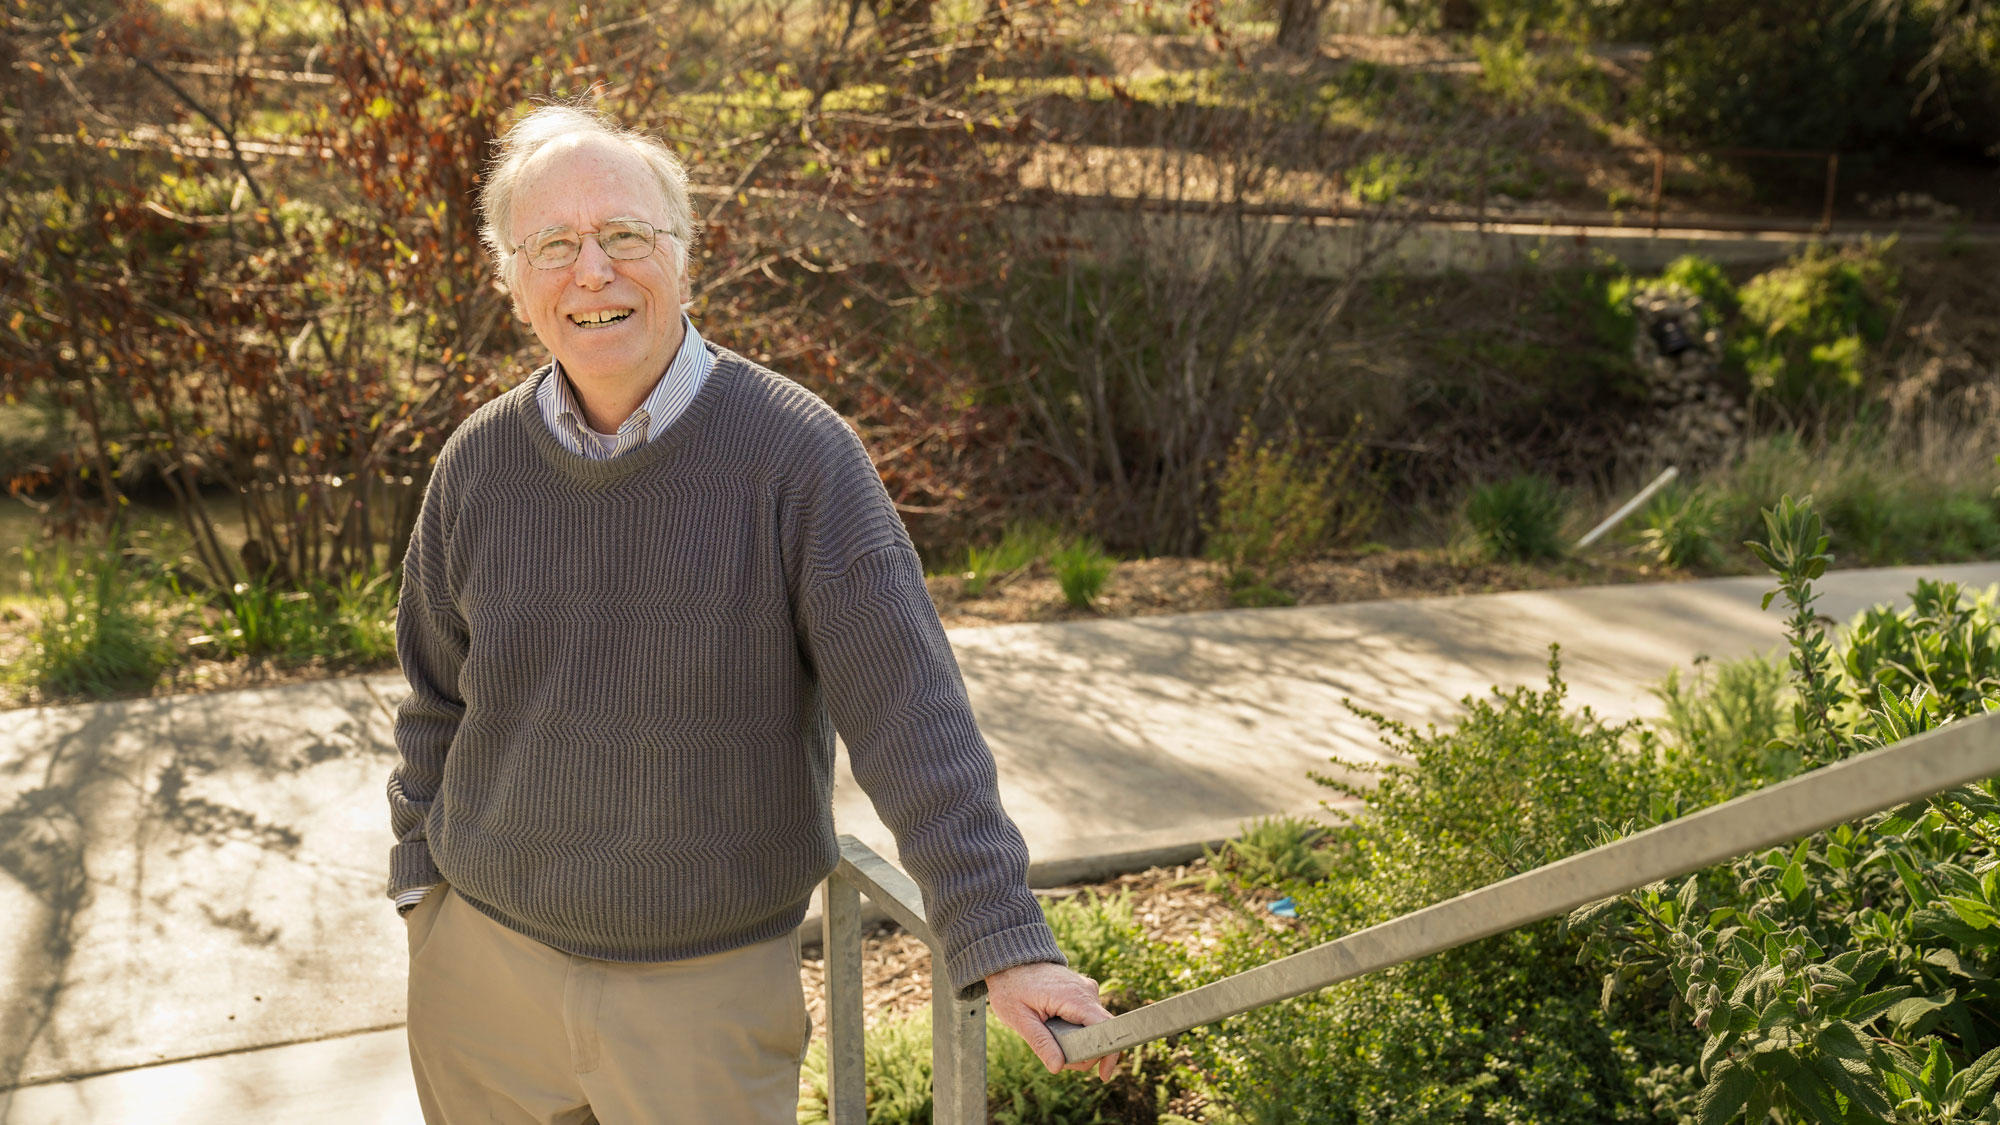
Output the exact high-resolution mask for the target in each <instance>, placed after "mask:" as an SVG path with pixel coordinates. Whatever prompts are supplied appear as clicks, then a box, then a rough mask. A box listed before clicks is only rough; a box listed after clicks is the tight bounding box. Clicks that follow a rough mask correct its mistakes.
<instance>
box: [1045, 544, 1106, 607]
mask: <svg viewBox="0 0 2000 1125" xmlns="http://www.w3.org/2000/svg"><path fill="white" fill-rule="evenodd" d="M1049 565H1050V566H1053V567H1054V568H1055V572H1056V584H1057V585H1059V586H1061V587H1062V592H1063V600H1064V601H1066V602H1068V603H1069V604H1071V605H1073V606H1075V607H1077V608H1078V609H1089V608H1090V603H1091V602H1092V601H1094V600H1096V598H1097V595H1098V594H1099V593H1100V592H1101V591H1102V590H1103V589H1104V583H1105V581H1106V580H1107V579H1109V578H1110V577H1111V572H1112V571H1113V570H1115V569H1117V566H1118V560H1117V559H1114V558H1112V557H1111V556H1110V555H1107V554H1105V553H1104V549H1103V548H1102V547H1099V546H1098V545H1097V543H1096V541H1095V540H1092V539H1088V538H1085V539H1078V540H1076V541H1075V542H1072V543H1070V544H1069V545H1068V546H1066V547H1064V548H1062V549H1061V550H1059V551H1057V552H1056V553H1055V554H1054V555H1053V556H1051V557H1050V559H1049Z"/></svg>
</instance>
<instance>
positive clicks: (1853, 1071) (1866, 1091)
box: [1812, 1055, 1890, 1121]
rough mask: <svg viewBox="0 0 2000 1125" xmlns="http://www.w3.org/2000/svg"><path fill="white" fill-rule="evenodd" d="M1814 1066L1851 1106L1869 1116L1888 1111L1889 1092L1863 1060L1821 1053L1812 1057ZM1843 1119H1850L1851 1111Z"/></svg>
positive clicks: (1887, 1112)
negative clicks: (1817, 1056)
mask: <svg viewBox="0 0 2000 1125" xmlns="http://www.w3.org/2000/svg"><path fill="white" fill-rule="evenodd" d="M1812 1065H1813V1070H1814V1072H1815V1073H1817V1074H1818V1075H1819V1076H1820V1078H1821V1079H1822V1080H1824V1081H1825V1082H1826V1084H1827V1085H1828V1086H1830V1087H1832V1088H1833V1089H1834V1090H1835V1091H1836V1092H1838V1093H1840V1094H1842V1095H1844V1096H1845V1097H1846V1098H1847V1102H1848V1105H1849V1107H1850V1109H1857V1110H1860V1111H1861V1112H1863V1113H1865V1114H1867V1115H1869V1117H1872V1118H1878V1119H1879V1118H1883V1117H1887V1116H1888V1115H1889V1109H1890V1106H1889V1094H1888V1091H1886V1090H1884V1089H1883V1088H1882V1081H1881V1078H1880V1077H1879V1076H1878V1073H1877V1072H1876V1070H1875V1069H1874V1068H1873V1067H1871V1066H1869V1065H1868V1064H1867V1063H1865V1062H1860V1061H1857V1060H1854V1059H1848V1058H1842V1057H1840V1056H1837V1055H1821V1056H1820V1057H1819V1058H1816V1059H1814V1060H1813V1064H1812ZM1846 1120H1850V1121H1851V1120H1853V1117H1852V1116H1851V1115H1850V1116H1848V1117H1847V1118H1846Z"/></svg>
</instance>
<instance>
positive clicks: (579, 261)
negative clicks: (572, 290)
mask: <svg viewBox="0 0 2000 1125" xmlns="http://www.w3.org/2000/svg"><path fill="white" fill-rule="evenodd" d="M615 275H616V271H615V270H613V269H612V267H611V255H609V254H606V253H605V252H604V247H602V246H599V245H598V244H597V236H596V235H588V236H585V237H584V238H583V245H582V246H581V247H579V248H578V249H577V252H576V272H575V274H574V276H575V278H576V283H577V284H578V285H581V286H583V287H584V288H585V289H602V288H604V287H605V286H606V285H609V284H611V279H612V277H614V276H615Z"/></svg>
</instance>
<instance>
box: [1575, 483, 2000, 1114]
mask: <svg viewBox="0 0 2000 1125" xmlns="http://www.w3.org/2000/svg"><path fill="white" fill-rule="evenodd" d="M1828 546H1829V542H1828V539H1827V537H1826V536H1825V534H1824V533H1823V531H1822V527H1821V524H1820V521H1819V518H1818V516H1817V513H1815V512H1814V511H1813V509H1812V507H1811V505H1810V504H1809V503H1794V502H1793V501H1792V499H1791V498H1790V497H1786V498H1784V499H1783V500H1782V502H1781V503H1780V504H1779V506H1778V507H1777V508H1775V509H1773V510H1772V511H1770V512H1767V513H1766V535H1765V537H1764V538H1763V539H1762V540H1760V541H1759V542H1758V543H1757V545H1756V548H1757V554H1758V556H1759V558H1760V559H1762V560H1763V561H1765V563H1766V564H1767V565H1768V566H1769V567H1770V568H1771V570H1772V572H1773V573H1774V574H1775V575H1776V577H1777V579H1778V589H1777V590H1776V591H1774V592H1773V596H1776V595H1778V594H1782V595H1783V597H1784V599H1785V601H1786V603H1787V604H1788V605H1789V606H1790V608H1791V611H1792V616H1791V620H1790V624H1789V635H1790V641H1791V648H1792V651H1791V659H1790V667H1791V670H1792V678H1793V685H1794V696H1795V698H1794V704H1793V708H1792V715H1793V719H1792V726H1793V729H1792V730H1791V731H1790V732H1789V734H1788V735H1787V736H1786V737H1784V738H1782V739H1780V740H1779V741H1780V743H1781V744H1783V745H1788V746H1790V747H1792V748H1794V749H1796V750H1797V751H1798V752H1799V753H1800V755H1801V757H1802V760H1803V761H1804V762H1806V763H1808V764H1820V763H1824V762H1831V761H1837V760H1839V759H1841V758H1844V757H1846V756H1848V755H1850V754H1853V753H1856V752H1859V751H1863V750H1866V749H1869V748H1872V747H1875V746H1879V745H1882V744H1884V743H1888V742H1895V741H1899V740H1901V739H1904V738H1907V737H1909V736H1911V735H1913V734H1916V733H1919V732H1922V731H1925V730H1929V729H1934V728H1936V727H1938V726H1941V725H1943V724H1945V723H1949V722H1954V721H1959V720H1962V719H1965V718H1969V717H1972V716H1975V715H1981V714H1984V713H1986V712H1988V711H1989V710H1990V709H1993V708H1995V707H2000V618H1996V614H1995V612H1994V608H1995V607H1994V598H1993V596H1992V595H1988V596H1986V597H1984V598H1978V599H1973V600H1971V601H1968V600H1967V599H1966V598H1965V596H1964V594H1963V592H1962V591H1961V590H1959V589H1958V588H1957V587H1956V586H1954V585H1951V584H1948V583H1934V582H1920V583H1918V586H1917V589H1916V591H1915V593H1914V595H1913V596H1912V599H1911V606H1910V607H1909V608H1908V609H1906V610H1902V611H1900V612H1891V611H1889V610H1887V609H1877V610H1872V611H1870V612H1868V613H1866V614H1864V615H1863V616H1862V617H1861V618H1860V619H1859V620H1858V621H1857V622H1856V623H1855V625H1854V626H1853V627H1851V628H1850V629H1849V630H1848V631H1847V635H1846V637H1845V644H1844V653H1839V654H1838V655H1836V654H1837V648H1836V646H1835V645H1834V644H1832V643H1830V642H1829V641H1828V640H1827V639H1826V638H1825V637H1824V636H1822V635H1821V632H1820V629H1819V625H1818V618H1817V615H1816V613H1815V612H1814V610H1813V608H1812V607H1813V603H1814V601H1815V600H1816V594H1815V592H1814V590H1813V582H1814V581H1815V580H1817V579H1818V578H1819V577H1820V575H1821V574H1823V573H1824V570H1825V565H1826V561H1827V559H1828V555H1827V547H1828ZM1996 866H2000V782H1996V781H1995V780H1992V779H1989V780H1986V781H1982V782H1978V783H1975V784H1973V785H1969V786H1964V787H1961V788H1958V789H1954V790H1950V791H1948V792H1945V793H1941V794H1938V795H1936V796H1934V797H1931V798H1929V799H1927V800H1920V801H1917V802H1914V803H1912V804H1910V805H1908V806H1905V807H1903V808H1901V809H1897V810H1894V811H1891V812H1887V813H1880V814H1876V815H1874V816H1870V817H1866V818H1863V819H1862V820H1860V821H1858V822H1855V823H1851V824H1843V825H1839V826H1837V827H1835V828H1833V829H1831V830H1829V831H1827V832H1822V833H1818V834H1816V835H1813V836H1811V837H1808V838H1807V839H1804V840H1801V841H1799V842H1798V844H1797V845H1796V846H1795V847H1792V848H1789V849H1778V850H1773V851H1770V852H1766V853H1763V854H1761V855H1756V856H1751V857H1746V858H1744V859H1741V860H1738V861H1736V862H1734V863H1731V864H1728V865H1725V866H1723V867H1721V868H1717V869H1713V870H1711V871H1708V872H1704V873H1702V874H1700V875H1697V876H1695V877H1693V878H1690V879H1688V880H1687V881H1685V882H1684V883H1682V884H1681V885H1680V887H1679V889H1678V891H1677V892H1673V893H1669V891H1668V890H1667V889H1666V888H1664V887H1649V888H1646V889H1644V890H1642V891H1639V892H1635V893H1633V894H1628V895H1624V896H1620V897H1619V898H1617V899H1612V900H1608V901H1606V902H1603V903H1599V904H1596V905H1593V906H1590V907H1586V908H1584V909H1583V910H1580V911H1578V912H1577V913H1576V914H1575V915H1573V916H1572V918H1571V924H1572V926H1573V927H1574V928H1575V929H1576V931H1577V932H1578V933H1579V934H1582V935H1585V936H1586V937H1587V939H1588V940H1587V942H1586V945H1585V951H1584V952H1585V956H1586V957H1587V958H1588V959H1590V960H1591V961H1593V962H1594V963H1596V964H1598V965H1599V966H1600V967H1601V968H1602V969H1603V970H1604V972H1605V986H1604V987H1605V993H1606V995H1607V996H1609V995H1611V994H1612V993H1613V992H1614V991H1616V990H1618V989H1621V988H1627V989H1631V990H1632V991H1634V992H1636V993H1638V994H1639V998H1641V999H1643V1000H1645V1001H1647V1002H1649V1003H1650V1004H1651V1005H1652V1006H1653V1007H1654V1008H1655V1009H1656V1010H1665V1011H1666V1012H1668V1013H1669V1014H1671V1015H1672V1016H1673V1017H1675V1018H1677V1019H1681V1020H1684V1021H1687V1022H1689V1023H1691V1024H1692V1026H1693V1028H1694V1029H1695V1030H1696V1032H1698V1033H1699V1034H1700V1035H1701V1036H1702V1038H1703V1040H1704V1042H1703V1044H1702V1048H1701V1053H1700V1055H1699V1059H1698V1067H1699V1069H1698V1073H1699V1077H1700V1079H1701V1081H1702V1083H1703V1086H1702V1089H1701V1091H1700V1094H1699V1097H1698V1099H1697V1103H1696V1104H1697V1107H1698V1109H1699V1113H1700V1117H1701V1120H1702V1121H1704V1122H1716V1123H1724V1122H1730V1121H1735V1120H1737V1119H1738V1118H1739V1117H1741V1118H1743V1119H1745V1120H1747V1121H1750V1122H1762V1121H1765V1120H1767V1119H1768V1118H1769V1117H1770V1116H1771V1115H1772V1114H1773V1113H1776V1114H1777V1115H1779V1117H1780V1119H1782V1120H1788V1121H1835V1120H1840V1121H1854V1120H1869V1121H1882V1120H1890V1119H1893V1120H1896V1121H1923V1122H1960V1121H1963V1122H1972V1121H1975V1120H1976V1121H1990V1120H1994V1119H1995V1118H1996V1117H2000V1108H1996V1107H1995V1104H1994V1102H1993V1097H1992V1089H1993V1084H1994V1078H1995V1077H1996V1076H2000V1046H1995V1041H1996V1035H1995V1033H1994V1030H1993V1029H1995V1028H1996V1027H2000V995H1996V994H1995V993H1994V992H1992V991H1991V990H1990V989H1988V988H1986V987H1984V985H1985V982H1987V981H1990V980H1991V979H1993V977H1994V975H1995V973H1996V972H2000V878H1996V877H1995V876H1994V875H1993V874H1992V872H1993V869H1994V868H1995V867H1996ZM1979 873H1985V877H1984V878H1981V877H1980V874H1979Z"/></svg>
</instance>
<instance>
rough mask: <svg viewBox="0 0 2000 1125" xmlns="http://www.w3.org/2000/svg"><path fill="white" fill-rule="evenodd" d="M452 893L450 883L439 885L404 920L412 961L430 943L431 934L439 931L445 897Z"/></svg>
mask: <svg viewBox="0 0 2000 1125" xmlns="http://www.w3.org/2000/svg"><path fill="white" fill-rule="evenodd" d="M450 893H451V885H450V884H449V883H439V884H438V885H437V886H435V887H432V888H431V889H430V893H428V894H426V895H424V897H423V899H422V900H421V901H419V902H418V903H417V906H416V909H414V910H412V911H410V913H409V916H408V917H406V918H404V919H403V927H404V936H405V937H407V938H408V939H409V943H410V959H411V960H412V961H414V960H416V958H417V953H418V952H419V951H421V950H422V949H423V947H424V946H425V944H427V943H428V942H429V941H430V939H431V932H432V931H433V930H435V929H437V920H438V914H439V913H440V912H442V911H443V910H444V899H445V896H446V895H449V894H450Z"/></svg>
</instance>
